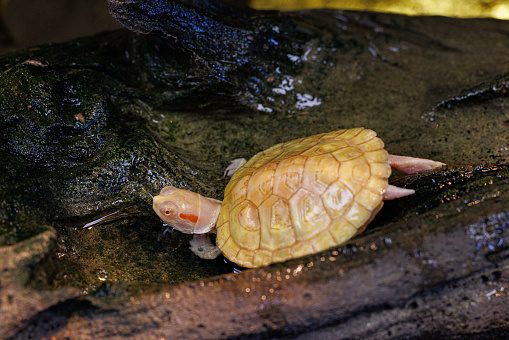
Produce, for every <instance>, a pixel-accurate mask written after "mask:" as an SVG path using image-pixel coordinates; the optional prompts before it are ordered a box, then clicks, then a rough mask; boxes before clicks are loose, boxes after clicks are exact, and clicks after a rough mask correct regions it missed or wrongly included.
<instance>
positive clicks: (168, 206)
mask: <svg viewBox="0 0 509 340" xmlns="http://www.w3.org/2000/svg"><path fill="white" fill-rule="evenodd" d="M177 210H178V209H177V207H176V206H175V204H173V203H172V202H164V203H163V204H161V206H160V207H159V212H160V213H161V215H162V216H164V217H165V218H167V219H168V218H173V217H174V216H175V215H176V214H177Z"/></svg>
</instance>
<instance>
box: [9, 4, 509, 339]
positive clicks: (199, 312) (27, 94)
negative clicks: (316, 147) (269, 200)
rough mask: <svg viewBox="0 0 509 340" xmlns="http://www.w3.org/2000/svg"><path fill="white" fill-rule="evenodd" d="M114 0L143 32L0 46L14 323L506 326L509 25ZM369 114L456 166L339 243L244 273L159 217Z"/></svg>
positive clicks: (475, 329)
mask: <svg viewBox="0 0 509 340" xmlns="http://www.w3.org/2000/svg"><path fill="white" fill-rule="evenodd" d="M108 3H109V7H110V11H111V12H112V15H113V16H114V17H116V18H117V19H118V20H119V21H120V22H121V23H122V24H124V25H125V26H126V27H128V28H129V29H132V30H133V31H135V33H133V32H129V31H128V30H120V31H114V32H109V33H104V34H101V35H98V36H94V37H90V38H81V39H78V40H74V41H70V42H68V43H63V44H54V45H45V46H40V47H37V48H31V49H26V50H21V51H18V52H14V53H11V54H6V55H3V56H0V59H1V62H0V65H1V66H0V68H1V77H0V84H1V85H0V86H1V88H2V91H1V93H0V98H1V99H0V119H1V124H0V126H1V129H2V133H1V134H0V139H1V140H0V155H1V158H2V171H0V193H1V195H2V202H1V204H0V217H1V220H0V221H1V224H0V273H1V274H0V319H1V320H2V323H1V324H0V330H1V334H3V335H2V336H4V337H6V338H14V339H16V338H19V339H21V338H27V337H34V338H40V337H42V338H50V337H55V338H65V337H69V338H79V337H81V338H113V337H122V336H124V337H142V336H146V337H156V336H157V337H163V338H184V337H185V338H197V339H203V338H225V337H232V338H234V337H240V338H253V339H255V338H267V337H271V338H282V339H285V338H302V339H304V338H310V337H315V338H316V337H323V338H352V337H366V336H367V337H369V338H374V339H385V338H407V337H411V338H428V337H434V338H436V337H446V336H447V337H450V338H495V337H497V338H504V337H507V335H508V333H509V318H508V317H507V315H508V313H507V309H508V307H507V305H508V303H509V294H508V291H509V271H508V270H507V267H508V251H509V250H508V249H509V243H508V242H507V237H508V235H507V233H508V232H507V223H508V221H509V169H508V158H509V149H508V148H509V133H508V132H507V128H508V126H509V125H508V124H509V110H508V105H509V99H508V96H507V87H508V79H509V76H508V75H507V74H508V73H507V72H508V71H509V67H508V66H507V63H506V60H507V57H506V56H507V55H508V52H509V51H508V47H507V44H505V43H504V42H505V41H506V40H507V37H508V36H509V23H507V22H503V21H496V20H487V19H484V20H458V19H447V18H430V17H421V18H411V17H404V16H397V15H385V14H371V13H353V12H341V11H308V12H296V13H291V14H286V15H284V14H280V13H272V12H271V13H264V12H252V11H246V10H243V11H242V12H240V10H239V9H232V8H229V7H226V6H225V5H222V4H219V3H215V2H195V1H181V2H175V3H171V4H168V3H167V2H159V1H152V2H141V1H129V2H122V1H109V2H108ZM355 126H364V127H366V128H371V129H373V130H375V131H377V132H378V134H379V136H380V137H381V138H382V139H383V140H384V141H385V143H386V148H387V150H388V151H389V152H390V153H393V154H404V155H411V156H418V157H424V158H431V159H436V160H438V161H442V162H445V163H447V167H446V168H444V169H441V170H439V171H434V172H427V173H423V174H419V175H413V176H403V175H401V174H397V173H396V174H395V175H394V177H393V179H392V183H393V184H396V185H399V186H405V187H410V188H414V189H416V190H417V193H416V194H415V195H413V196H410V197H408V198H405V199H402V200H398V201H395V202H390V203H387V204H386V205H385V207H384V208H383V210H382V211H381V212H380V213H379V215H378V216H377V217H376V218H375V220H374V221H373V222H372V223H371V224H370V225H369V226H368V228H367V230H366V232H365V233H364V234H362V235H360V236H359V237H357V238H355V239H353V240H351V241H350V242H348V243H347V244H346V245H344V246H342V247H338V248H336V249H331V250H329V251H326V252H322V253H320V254H316V255H314V256H310V257H306V258H303V259H297V260H293V261H289V262H286V263H283V264H277V265H273V266H270V267H267V268H261V269H256V270H244V271H242V272H241V273H237V274H234V273H233V271H234V269H240V268H236V267H235V266H234V265H232V264H230V263H224V261H223V260H222V259H219V260H216V261H204V260H201V259H199V258H197V257H195V256H194V255H193V254H192V253H191V252H190V251H189V249H188V240H189V237H188V236H187V235H182V234H180V233H176V232H171V231H169V232H165V233H163V231H164V229H165V227H164V226H163V225H162V224H161V222H160V221H159V219H158V218H157V217H156V215H155V214H154V213H153V212H152V209H151V197H150V194H156V193H157V192H158V191H159V190H160V188H161V187H163V186H165V185H174V186H179V187H184V188H188V189H191V190H194V191H197V192H199V193H200V194H203V195H205V196H209V197H214V198H217V199H221V198H222V190H223V189H224V187H225V185H226V183H227V179H225V178H223V169H224V168H225V166H226V165H227V164H228V163H229V161H230V160H231V159H233V158H237V157H249V156H250V155H253V154H255V153H256V152H258V151H260V150H262V149H264V148H267V147H270V146H271V145H273V144H276V143H278V142H281V141H287V140H291V139H294V138H298V137H303V136H308V135H311V134H314V133H320V132H325V131H331V130H335V129H338V128H351V127H355ZM84 226H85V228H84Z"/></svg>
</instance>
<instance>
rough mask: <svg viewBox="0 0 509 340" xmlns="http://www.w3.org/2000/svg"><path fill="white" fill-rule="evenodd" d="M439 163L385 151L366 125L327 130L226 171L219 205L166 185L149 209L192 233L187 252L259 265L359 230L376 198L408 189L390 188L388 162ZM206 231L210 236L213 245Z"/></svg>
mask: <svg viewBox="0 0 509 340" xmlns="http://www.w3.org/2000/svg"><path fill="white" fill-rule="evenodd" d="M442 165H444V164H443V163H440V162H435V161H431V160H427V159H420V158H413V157H404V156H393V155H389V154H388V153H387V151H385V150H384V143H383V142H382V140H381V139H379V138H378V137H376V133H375V132H374V131H372V130H367V129H364V128H355V129H349V130H340V131H333V132H329V133H322V134H319V135H315V136H311V137H307V138H300V139H296V140H294V141H291V142H287V143H281V144H277V145H275V146H273V147H271V148H269V149H267V150H265V151H262V152H259V153H258V154H256V155H255V156H254V157H252V158H251V159H250V160H249V161H248V162H247V163H245V164H244V165H241V166H240V168H239V169H238V171H236V172H235V173H234V174H233V177H232V178H231V180H230V182H229V183H228V185H227V186H226V190H225V193H224V200H223V202H222V203H221V202H220V201H217V200H214V199H210V198H206V197H203V196H200V195H199V194H197V193H194V192H191V191H187V190H183V189H177V188H174V187H165V188H163V189H162V190H161V193H160V194H159V196H156V197H154V210H155V212H156V213H157V214H158V215H159V217H160V218H161V219H162V220H163V221H165V222H166V223H168V224H169V225H171V226H173V227H174V228H175V229H177V230H179V231H181V232H183V233H187V234H195V236H194V238H193V240H192V241H191V250H192V251H193V252H194V253H195V254H197V255H198V256H200V257H202V258H206V259H213V258H216V257H217V256H218V255H219V254H221V252H222V253H223V255H224V256H225V257H226V258H228V259H229V260H230V261H233V262H235V263H237V264H238V265H240V266H243V267H250V268H251V267H259V266H265V265H269V264H271V263H274V262H282V261H285V260H288V259H292V258H297V257H301V256H304V255H308V254H314V253H317V252H320V251H322V250H325V249H328V248H331V247H335V246H338V245H340V244H342V243H344V242H346V241H347V240H349V239H351V238H352V237H354V236H355V235H357V234H359V233H361V232H362V231H363V230H364V229H365V228H366V225H367V224H368V223H369V222H370V221H371V220H372V219H373V217H374V216H375V215H376V213H377V212H378V211H379V210H380V208H382V205H383V200H390V199H394V198H399V197H403V196H407V195H411V194H413V193H414V190H410V189H404V188H398V187H395V186H392V185H389V183H388V178H389V176H390V175H391V167H393V168H395V169H398V170H400V171H403V172H405V173H414V172H417V171H422V170H429V169H434V168H437V167H440V166H442ZM227 170H231V169H227ZM207 233H217V239H216V245H217V247H216V246H214V245H213V244H212V242H211V241H210V237H209V235H206V234H207Z"/></svg>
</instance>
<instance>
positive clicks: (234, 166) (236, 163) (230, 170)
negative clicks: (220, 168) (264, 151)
mask: <svg viewBox="0 0 509 340" xmlns="http://www.w3.org/2000/svg"><path fill="white" fill-rule="evenodd" d="M246 163H247V161H246V159H245V158H235V159H234V160H233V161H231V163H230V165H228V167H227V168H226V169H225V170H224V175H223V176H226V175H228V176H229V177H232V176H233V174H234V173H235V171H237V170H238V169H239V168H240V167H241V166H243V165H244V164H246Z"/></svg>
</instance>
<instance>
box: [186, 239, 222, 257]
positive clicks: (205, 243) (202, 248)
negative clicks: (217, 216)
mask: <svg viewBox="0 0 509 340" xmlns="http://www.w3.org/2000/svg"><path fill="white" fill-rule="evenodd" d="M189 244H190V245H191V247H189V249H191V251H192V252H193V253H195V254H196V255H198V256H199V257H201V258H202V259H205V260H213V259H215V258H217V257H218V256H219V255H221V250H219V248H218V247H216V246H215V245H214V244H213V243H212V241H211V240H210V235H209V234H194V237H193V239H192V240H191V241H190V242H189Z"/></svg>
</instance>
